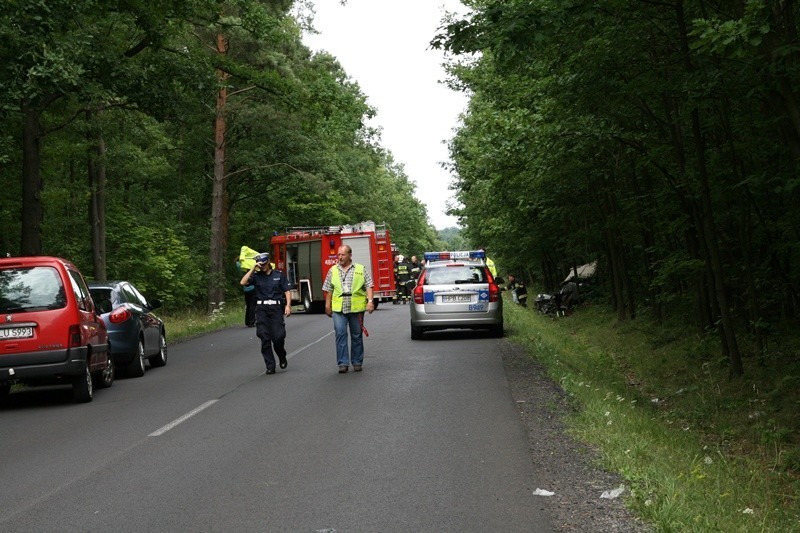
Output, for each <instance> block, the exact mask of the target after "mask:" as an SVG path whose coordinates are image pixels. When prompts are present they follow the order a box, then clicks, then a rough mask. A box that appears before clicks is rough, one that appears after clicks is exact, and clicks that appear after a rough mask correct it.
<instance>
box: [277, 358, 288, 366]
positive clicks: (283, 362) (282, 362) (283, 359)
mask: <svg viewBox="0 0 800 533" xmlns="http://www.w3.org/2000/svg"><path fill="white" fill-rule="evenodd" d="M278 361H279V362H280V367H281V368H286V366H287V365H288V364H289V362H288V361H286V356H285V355H278Z"/></svg>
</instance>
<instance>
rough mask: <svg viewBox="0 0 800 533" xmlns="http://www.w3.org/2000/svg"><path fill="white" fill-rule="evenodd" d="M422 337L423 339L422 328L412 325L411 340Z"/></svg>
mask: <svg viewBox="0 0 800 533" xmlns="http://www.w3.org/2000/svg"><path fill="white" fill-rule="evenodd" d="M420 339H422V328H420V327H418V326H411V340H415V341H418V340H420Z"/></svg>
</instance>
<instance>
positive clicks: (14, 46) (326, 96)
mask: <svg viewBox="0 0 800 533" xmlns="http://www.w3.org/2000/svg"><path fill="white" fill-rule="evenodd" d="M312 16H313V3H312V2H307V1H304V2H294V1H292V0H232V1H212V0H189V1H186V0H182V1H175V0H171V1H164V2H148V1H144V0H132V1H130V0H126V1H115V0H110V1H106V0H103V1H99V0H86V1H75V0H24V1H17V0H11V1H10V2H4V3H3V10H2V11H0V38H1V39H2V42H3V46H2V47H0V86H2V90H3V94H4V95H5V98H3V101H2V104H0V121H1V122H2V124H3V126H4V127H3V129H2V133H1V134H0V182H2V183H3V184H4V186H3V187H2V190H0V227H2V228H3V231H2V232H0V251H2V253H3V254H4V255H6V254H10V255H38V254H49V255H57V256H63V257H66V258H69V259H71V260H72V261H74V262H75V263H76V264H78V266H79V267H80V268H81V269H82V270H83V271H84V273H86V274H87V275H89V276H90V277H94V278H97V279H106V278H108V279H111V278H126V279H131V280H132V281H135V282H136V283H137V284H139V286H140V288H142V289H143V290H144V291H146V292H150V293H155V294H158V295H159V297H160V298H161V299H163V300H164V301H165V302H167V303H168V305H171V306H172V308H174V309H180V308H182V307H186V306H189V305H200V306H207V307H208V308H209V309H213V308H215V307H217V306H218V305H219V302H222V301H224V299H225V293H226V291H230V289H231V287H232V286H233V284H235V282H236V281H238V280H234V279H232V276H231V275H230V266H231V265H232V264H233V258H234V257H235V256H236V255H237V254H238V250H239V248H240V247H241V246H242V245H248V246H250V247H253V248H257V249H262V250H264V249H266V247H267V244H268V242H269V237H270V236H271V235H272V234H273V232H274V231H282V230H283V229H284V228H286V227H287V226H294V225H338V224H345V223H356V222H360V221H362V220H374V221H376V222H378V223H383V222H385V223H387V224H388V226H389V227H390V228H391V229H392V231H393V240H394V242H396V243H397V244H398V245H399V246H400V248H401V249H403V250H424V249H427V248H431V247H432V246H434V243H435V242H437V241H436V232H435V229H434V228H433V227H432V226H431V225H429V223H428V222H427V213H426V211H425V207H424V206H423V204H422V203H421V202H420V201H418V200H417V199H416V198H415V197H414V195H413V192H414V187H415V186H414V184H413V182H412V181H411V180H410V178H409V176H407V175H406V174H405V172H404V169H403V165H402V164H400V163H399V162H397V161H395V160H394V159H393V157H392V154H391V153H390V152H389V151H388V150H386V149H385V148H384V147H382V145H381V140H380V132H378V131H375V130H374V129H371V128H370V127H369V126H368V124H367V121H368V119H369V118H370V117H371V116H373V115H374V113H375V111H374V110H373V109H371V108H370V107H369V105H368V104H367V100H366V97H365V95H364V94H362V92H361V90H360V88H359V86H358V83H357V82H356V81H355V80H352V79H351V78H350V77H349V76H348V75H347V73H346V72H345V71H344V70H343V69H342V67H341V66H340V65H339V63H338V62H337V60H336V58H334V57H332V56H330V55H328V54H325V53H319V54H313V53H312V52H311V51H310V50H309V49H308V48H307V47H305V46H304V45H303V44H302V41H301V36H302V32H303V31H304V30H308V29H309V27H308V24H309V20H310V18H311V17H312Z"/></svg>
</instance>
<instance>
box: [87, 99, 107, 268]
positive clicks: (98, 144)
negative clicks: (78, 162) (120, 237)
mask: <svg viewBox="0 0 800 533" xmlns="http://www.w3.org/2000/svg"><path fill="white" fill-rule="evenodd" d="M92 118H93V115H92V113H91V112H89V111H87V113H86V119H87V122H89V131H90V133H89V134H88V136H89V146H90V148H89V154H88V158H87V159H88V178H89V228H90V231H91V232H92V274H93V276H94V279H96V280H98V281H105V280H106V279H107V272H106V162H105V161H106V160H105V154H106V142H105V139H104V138H103V134H102V132H101V131H100V130H99V129H96V128H93V127H92Z"/></svg>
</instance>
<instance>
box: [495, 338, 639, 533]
mask: <svg viewBox="0 0 800 533" xmlns="http://www.w3.org/2000/svg"><path fill="white" fill-rule="evenodd" d="M500 346H501V348H500V350H501V353H502V357H503V364H504V367H505V371H506V376H507V378H508V383H509V385H510V387H511V394H512V397H513V399H514V401H515V402H516V404H517V412H518V413H519V417H520V421H521V422H522V424H523V426H524V427H525V429H526V431H527V435H528V445H529V449H530V453H531V461H533V463H534V465H535V467H536V469H537V472H539V474H540V476H541V478H540V479H541V484H542V485H541V486H540V487H538V488H540V489H542V490H545V491H549V492H552V493H553V495H552V496H536V495H532V496H531V497H532V498H539V499H541V500H542V501H539V502H536V503H537V504H538V505H539V506H540V507H542V508H544V509H547V511H548V512H549V513H550V515H551V517H552V520H553V526H554V528H555V530H556V531H603V532H620V533H638V532H647V531H652V528H650V527H648V526H647V525H646V524H644V523H643V522H642V521H640V520H639V519H638V518H637V517H636V516H635V515H633V513H631V512H630V511H629V510H628V509H627V508H626V507H625V505H624V503H623V499H624V497H625V493H624V492H623V494H622V495H621V496H620V497H618V498H614V499H607V498H601V497H600V496H601V494H603V492H605V491H612V490H614V489H617V488H618V487H619V486H620V485H623V484H624V480H622V479H621V478H620V477H619V476H618V475H617V474H615V473H612V472H607V471H604V470H603V469H601V468H600V467H598V463H597V460H596V459H597V457H598V455H597V452H596V451H595V450H593V449H592V448H591V447H589V446H588V445H586V444H583V443H580V442H577V441H575V440H574V439H573V438H571V437H570V436H569V435H568V434H567V432H566V425H565V423H564V420H565V418H566V417H567V416H568V415H569V414H570V412H571V411H572V407H570V405H569V402H568V401H567V397H566V394H565V393H564V391H563V390H562V389H561V387H559V386H558V384H556V383H554V382H553V381H552V380H551V379H550V378H549V377H548V376H547V373H546V370H545V368H544V367H543V366H542V365H541V364H539V363H538V362H536V360H535V359H533V358H532V357H530V356H529V355H527V354H526V353H525V351H524V349H523V348H522V347H520V346H518V345H516V344H513V343H512V342H509V341H503V342H501V343H500Z"/></svg>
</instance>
